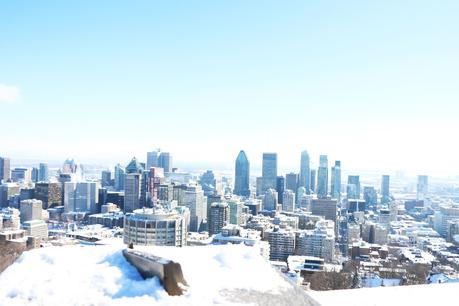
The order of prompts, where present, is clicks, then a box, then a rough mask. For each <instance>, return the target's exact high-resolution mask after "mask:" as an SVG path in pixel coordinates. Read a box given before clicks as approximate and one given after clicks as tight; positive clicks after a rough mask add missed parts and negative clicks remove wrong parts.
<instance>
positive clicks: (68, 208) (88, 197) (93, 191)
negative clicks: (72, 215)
mask: <svg viewBox="0 0 459 306" xmlns="http://www.w3.org/2000/svg"><path fill="white" fill-rule="evenodd" d="M99 188H100V184H99V182H90V181H86V182H65V183H64V209H65V212H87V213H91V214H95V213H97V203H98V202H99Z"/></svg>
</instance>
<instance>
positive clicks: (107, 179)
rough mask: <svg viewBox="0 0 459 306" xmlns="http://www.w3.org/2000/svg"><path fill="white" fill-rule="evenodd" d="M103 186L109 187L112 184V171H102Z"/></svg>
mask: <svg viewBox="0 0 459 306" xmlns="http://www.w3.org/2000/svg"><path fill="white" fill-rule="evenodd" d="M101 181H102V187H109V186H111V185H112V172H111V171H110V170H104V171H102V180H101Z"/></svg>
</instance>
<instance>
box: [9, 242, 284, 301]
mask: <svg viewBox="0 0 459 306" xmlns="http://www.w3.org/2000/svg"><path fill="white" fill-rule="evenodd" d="M122 249H123V247H122V246H120V245H104V246H77V245H74V246H63V247H49V248H42V249H36V250H32V251H29V252H25V253H24V254H23V255H22V256H21V257H20V259H19V260H18V261H17V262H16V263H14V264H13V265H12V266H10V267H9V268H8V269H7V270H6V271H4V272H3V273H2V274H1V275H0V305H2V306H3V305H8V306H16V305H46V306H53V305H59V306H61V305H66V306H67V305H68V306H72V305H75V306H76V305H129V304H131V305H149V306H154V305H212V304H219V305H230V304H231V305H232V302H230V301H228V299H227V296H228V290H232V289H234V290H239V289H246V290H255V291H258V292H270V293H276V292H277V293H279V294H280V293H282V291H284V290H288V289H289V288H291V286H292V285H291V284H289V282H287V281H286V280H285V279H284V278H283V277H282V276H281V275H280V274H278V273H277V272H276V271H275V270H274V269H272V268H271V266H270V264H269V262H267V261H265V260H264V259H263V258H262V257H261V256H260V255H259V250H257V249H256V248H253V247H246V246H242V245H223V246H222V245H218V246H204V247H186V248H173V247H143V248H140V247H139V248H136V249H141V250H143V251H148V252H149V253H151V254H154V255H156V256H161V257H165V258H168V259H172V260H174V261H177V262H179V263H181V265H182V270H183V274H184V277H185V279H186V280H187V282H188V284H189V285H190V288H189V290H188V292H187V293H186V294H185V295H184V296H181V297H170V296H168V295H167V293H166V292H165V291H164V289H163V288H162V287H161V285H160V284H159V281H158V280H157V279H149V280H143V279H142V278H141V276H140V275H139V274H138V272H137V270H136V269H135V268H134V267H133V266H131V265H130V264H129V263H128V262H127V261H126V260H125V259H124V257H123V255H122V253H121V250H122ZM223 291H224V292H225V293H224V292H223Z"/></svg>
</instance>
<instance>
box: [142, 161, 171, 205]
mask: <svg viewBox="0 0 459 306" xmlns="http://www.w3.org/2000/svg"><path fill="white" fill-rule="evenodd" d="M148 171H149V175H148V192H149V194H150V199H151V201H152V202H153V203H156V201H157V200H158V199H159V186H160V185H161V184H163V183H164V169H163V168H159V167H150V168H148ZM171 188H172V197H173V193H174V191H173V188H174V187H173V186H171ZM167 192H169V189H168V191H167ZM168 196H169V195H168ZM171 200H172V199H171Z"/></svg>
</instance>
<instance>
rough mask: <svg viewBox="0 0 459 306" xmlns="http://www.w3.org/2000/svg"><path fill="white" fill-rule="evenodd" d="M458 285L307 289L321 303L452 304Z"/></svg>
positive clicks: (350, 305) (326, 305)
mask: <svg viewBox="0 0 459 306" xmlns="http://www.w3.org/2000/svg"><path fill="white" fill-rule="evenodd" d="M458 290H459V284H435V285H419V286H400V287H379V288H365V289H352V290H336V291H320V292H319V291H309V292H308V294H309V295H310V296H311V297H312V298H314V299H315V300H316V301H317V302H319V303H320V304H321V305H322V306H335V305H340V306H387V305H416V306H432V305H456V304H455V302H454V301H456V300H457V291H458Z"/></svg>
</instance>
